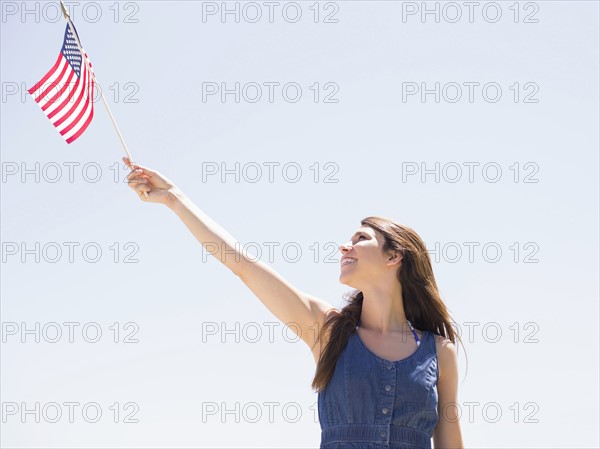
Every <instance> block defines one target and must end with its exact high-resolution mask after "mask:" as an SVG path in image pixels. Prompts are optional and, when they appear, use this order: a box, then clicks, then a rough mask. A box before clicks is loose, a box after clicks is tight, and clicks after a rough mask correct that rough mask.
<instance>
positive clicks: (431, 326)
mask: <svg viewBox="0 0 600 449" xmlns="http://www.w3.org/2000/svg"><path fill="white" fill-rule="evenodd" d="M360 224H361V225H362V226H369V227H371V228H372V229H374V230H375V231H378V232H379V233H380V234H381V235H382V236H383V237H384V240H385V243H384V245H383V252H384V253H393V252H396V253H400V254H401V255H402V256H403V258H402V262H401V264H400V269H399V270H398V272H397V278H398V280H399V281H400V285H402V304H403V306H404V313H405V315H406V319H407V320H408V321H410V322H411V324H412V325H413V327H414V328H415V329H419V330H421V331H430V332H432V333H433V334H437V335H441V336H443V337H445V338H447V339H449V340H450V341H452V343H454V344H456V339H457V338H458V339H459V340H460V341H461V344H462V339H460V336H459V335H457V334H456V333H455V331H454V329H453V328H452V325H451V317H450V314H449V313H448V310H447V309H446V306H445V304H444V302H443V301H442V298H441V297H440V294H439V292H438V288H437V284H436V282H435V277H434V275H433V269H432V267H431V260H430V258H429V253H428V252H427V248H426V247H425V244H424V243H423V240H421V238H420V237H419V235H418V234H417V233H416V232H415V230H413V229H411V228H410V227H408V226H405V225H402V224H400V223H398V222H396V221H394V220H392V219H390V218H386V217H381V216H372V217H367V218H365V219H363V220H362V221H361V222H360ZM344 299H345V300H346V301H348V305H346V306H345V307H344V308H343V309H342V310H340V313H332V314H329V315H328V317H327V319H326V320H325V322H324V324H323V327H322V329H320V331H319V336H318V339H317V341H323V340H322V338H323V335H325V333H326V332H327V331H328V330H329V329H330V333H329V338H328V341H327V344H326V345H325V348H324V349H323V348H322V352H321V354H320V357H319V362H318V363H317V370H316V373H315V377H314V379H313V381H312V388H313V390H316V391H318V392H319V391H322V390H323V389H324V388H325V387H326V385H327V384H328V383H329V380H330V379H331V377H332V376H333V372H334V370H335V364H336V362H337V359H338V358H339V356H340V353H341V352H342V350H343V349H344V348H345V347H346V344H347V343H348V339H349V338H350V335H351V334H352V333H353V332H356V325H357V324H358V319H359V318H360V314H361V311H362V304H363V299H364V298H363V293H362V292H361V291H360V290H354V291H353V292H351V293H350V294H345V295H344ZM452 321H454V320H452ZM463 348H464V345H463Z"/></svg>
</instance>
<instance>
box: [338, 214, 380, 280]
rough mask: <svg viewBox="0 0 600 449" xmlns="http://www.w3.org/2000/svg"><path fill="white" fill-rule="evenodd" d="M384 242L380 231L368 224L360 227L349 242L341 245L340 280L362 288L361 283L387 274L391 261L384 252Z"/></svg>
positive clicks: (378, 278)
mask: <svg viewBox="0 0 600 449" xmlns="http://www.w3.org/2000/svg"><path fill="white" fill-rule="evenodd" d="M383 244H384V239H383V236H382V235H381V234H380V233H379V232H378V231H375V230H374V229H373V228H370V227H368V226H361V227H360V228H358V229H357V230H356V233H355V234H354V235H353V236H352V238H351V240H350V241H349V242H348V243H346V244H342V245H340V252H341V254H342V256H341V258H340V279H339V280H340V282H341V283H342V284H345V285H348V286H350V287H353V288H356V289H358V290H362V288H361V285H365V284H366V282H369V283H373V282H377V281H378V280H380V279H382V278H383V276H384V275H387V274H388V273H389V271H390V268H389V265H390V262H391V261H390V260H389V256H387V255H385V254H384V253H383Z"/></svg>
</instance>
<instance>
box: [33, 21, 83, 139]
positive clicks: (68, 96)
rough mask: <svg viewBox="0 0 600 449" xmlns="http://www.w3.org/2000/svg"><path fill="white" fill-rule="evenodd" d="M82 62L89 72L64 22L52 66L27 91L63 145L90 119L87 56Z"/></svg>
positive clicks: (75, 137) (78, 134)
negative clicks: (62, 36)
mask: <svg viewBox="0 0 600 449" xmlns="http://www.w3.org/2000/svg"><path fill="white" fill-rule="evenodd" d="M71 25H73V24H72V23H71ZM73 29H74V30H75V26H73ZM75 33H77V30H75ZM77 36H78V37H79V34H77ZM84 54H85V53H84ZM85 59H86V60H87V62H88V64H89V70H88V68H87V67H86V64H85V63H84V62H83V58H82V56H81V52H80V51H79V47H78V46H77V42H76V41H75V37H74V36H73V33H72V32H71V29H70V27H69V24H68V23H67V28H66V30H65V38H64V41H63V46H62V48H61V50H60V53H59V55H58V59H57V60H56V62H55V63H54V66H53V67H52V68H51V69H50V71H49V72H48V73H46V75H44V77H43V78H42V79H41V80H39V81H38V82H37V83H36V84H35V86H33V87H32V88H30V89H28V90H27V92H29V93H30V94H31V96H32V97H33V99H34V100H35V101H36V103H37V104H38V105H39V106H40V108H42V111H44V114H46V116H47V117H48V118H49V119H50V121H51V122H52V124H53V125H54V126H55V127H56V129H57V130H58V132H59V133H60V134H61V135H62V136H63V138H64V139H65V140H66V142H67V143H71V142H73V141H75V140H76V139H77V138H78V137H79V136H81V134H83V132H84V131H85V130H86V128H87V127H88V125H89V124H90V122H91V121H92V118H93V117H94V101H93V100H94V72H93V70H92V63H91V62H90V60H89V59H88V56H87V54H85ZM90 72H91V73H90Z"/></svg>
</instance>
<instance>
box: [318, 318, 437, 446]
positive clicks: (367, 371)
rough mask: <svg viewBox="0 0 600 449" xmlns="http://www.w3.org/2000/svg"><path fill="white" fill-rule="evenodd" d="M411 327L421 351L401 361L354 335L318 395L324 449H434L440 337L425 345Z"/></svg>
mask: <svg viewBox="0 0 600 449" xmlns="http://www.w3.org/2000/svg"><path fill="white" fill-rule="evenodd" d="M409 324H410V322H409ZM410 326H411V330H412V331H413V335H414V337H415V339H416V341H417V345H418V348H417V350H416V351H415V352H414V353H413V354H411V355H410V356H408V357H406V358H404V359H402V360H398V361H389V360H386V359H383V358H381V357H379V356H377V355H376V354H375V353H373V352H372V351H371V350H369V349H368V348H367V347H366V346H365V344H364V343H363V341H362V340H361V338H360V336H359V335H358V332H357V331H355V332H353V333H352V335H351V336H350V338H349V339H348V344H347V345H346V347H345V348H344V349H343V351H342V353H341V354H340V356H339V358H338V360H337V363H336V367H335V371H334V373H333V376H332V378H331V380H330V381H329V383H328V384H327V386H326V387H325V389H324V390H322V391H320V392H319V394H318V410H319V423H320V425H321V445H320V449H415V448H426V449H431V447H432V445H431V438H432V436H433V430H434V428H435V426H436V425H437V423H438V421H439V417H438V410H437V407H438V392H437V380H438V359H437V351H436V347H435V335H434V334H433V333H431V332H429V331H425V332H423V335H422V339H421V340H419V338H418V336H417V334H416V332H415V331H414V329H413V327H412V324H410ZM356 328H358V325H357V326H356Z"/></svg>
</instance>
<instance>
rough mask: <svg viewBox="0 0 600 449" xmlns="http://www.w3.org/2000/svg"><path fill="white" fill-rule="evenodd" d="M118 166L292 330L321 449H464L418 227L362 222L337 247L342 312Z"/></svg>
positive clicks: (145, 171)
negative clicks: (313, 401)
mask: <svg viewBox="0 0 600 449" xmlns="http://www.w3.org/2000/svg"><path fill="white" fill-rule="evenodd" d="M123 160H124V162H125V163H126V164H127V165H128V166H129V167H130V168H131V169H132V172H131V173H130V174H129V176H128V183H129V185H130V187H131V188H132V189H133V190H135V191H136V192H137V194H138V195H139V197H140V199H142V201H145V202H152V203H161V204H165V205H166V206H168V207H169V208H170V209H171V210H172V211H173V212H175V214H177V215H178V216H179V218H180V219H181V220H182V221H183V223H184V224H185V225H186V226H187V227H188V229H189V230H190V231H191V232H192V234H193V235H194V236H195V237H196V238H197V239H198V241H200V243H202V244H203V245H204V244H205V243H207V242H211V244H212V245H211V248H214V247H215V246H217V249H216V250H213V249H211V251H212V252H211V253H212V254H213V255H214V256H215V257H217V258H219V259H220V260H221V262H222V263H223V264H225V265H226V266H227V267H228V268H229V269H230V270H231V271H232V272H233V273H234V274H235V275H237V276H238V277H239V278H240V279H241V280H242V281H243V282H244V283H245V284H246V285H247V286H248V288H249V289H250V290H252V292H253V293H254V294H255V295H256V296H257V297H258V298H259V299H260V300H261V301H262V303H263V304H264V305H265V306H266V307H267V308H268V309H269V310H270V311H271V312H272V313H273V314H274V315H275V316H276V317H277V318H278V319H279V320H281V321H282V322H283V323H291V322H294V323H295V324H296V326H292V327H290V328H291V329H292V330H294V331H295V332H296V331H298V332H297V333H298V336H299V337H300V338H301V339H302V340H303V341H304V342H305V343H306V344H307V345H308V346H309V347H310V349H311V352H312V354H313V357H314V359H315V362H316V364H317V369H316V374H315V377H314V379H313V383H312V387H313V388H314V389H315V390H316V391H318V410H319V422H320V425H321V446H320V447H321V449H334V448H336V449H379V448H381V449H383V448H387V449H415V448H431V438H433V444H434V447H435V448H436V449H439V448H463V442H462V436H461V430H460V424H459V416H458V406H457V405H458V404H457V395H458V391H457V390H458V363H457V354H456V347H455V343H456V338H457V337H458V336H457V335H456V334H455V333H454V330H453V328H452V327H451V324H450V317H449V314H448V311H447V309H446V306H445V305H444V303H443V302H442V300H441V298H440V295H439V293H438V289H437V285H436V282H435V278H434V275H433V271H432V267H431V261H430V259H429V254H428V253H427V249H426V247H425V245H424V243H423V241H422V240H421V238H420V237H419V236H418V235H417V233H416V232H415V231H414V230H412V229H411V228H409V227H407V226H403V225H401V224H399V223H397V222H395V221H393V220H390V219H388V218H385V217H368V218H365V219H364V220H362V221H361V226H360V228H358V229H357V232H356V233H355V234H354V235H353V236H352V239H351V241H350V242H348V243H347V244H344V245H342V246H341V247H340V251H341V254H342V258H341V265H340V270H341V273H340V278H339V280H340V282H341V283H342V284H345V285H348V286H350V287H353V288H354V289H355V291H354V293H353V294H352V295H351V296H350V297H349V303H348V305H346V306H345V307H343V308H342V309H341V310H338V309H336V308H335V307H333V306H332V305H331V304H329V303H327V302H326V301H324V300H322V299H320V298H317V297H315V296H312V295H309V294H307V293H304V292H302V291H300V290H298V289H297V288H295V287H293V286H292V285H290V284H289V283H288V282H287V281H286V280H285V279H283V278H282V277H281V276H280V275H279V274H278V273H277V272H275V271H274V270H273V269H271V268H270V267H269V266H267V265H266V264H264V263H263V262H262V261H255V260H249V259H247V258H246V257H244V255H243V254H241V253H239V252H237V253H236V240H235V239H234V238H233V237H232V236H231V235H230V234H228V233H227V232H226V231H225V230H224V229H223V228H221V227H220V226H219V225H218V224H217V223H215V222H214V221H213V220H211V219H210V218H209V217H208V216H206V214H204V213H203V212H202V211H201V210H200V209H199V208H198V207H197V206H195V205H194V204H193V203H192V201H191V200H190V199H189V198H187V197H186V196H185V195H184V194H183V193H182V192H181V191H180V190H179V189H178V188H177V187H176V186H175V185H174V184H173V183H172V182H171V181H169V180H168V179H167V178H165V177H164V176H163V175H161V174H160V173H158V172H157V171H154V170H151V169H149V168H147V167H142V166H139V165H137V164H134V163H131V162H130V161H129V160H128V159H127V158H123ZM215 244H216V245H215ZM225 254H227V255H230V257H225V256H224V255H225ZM346 299H348V298H346ZM315 326H316V328H317V329H318V332H314V329H315Z"/></svg>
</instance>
